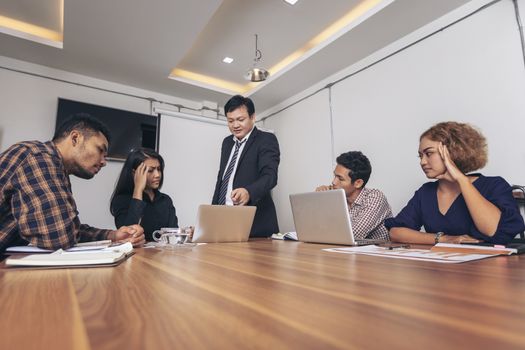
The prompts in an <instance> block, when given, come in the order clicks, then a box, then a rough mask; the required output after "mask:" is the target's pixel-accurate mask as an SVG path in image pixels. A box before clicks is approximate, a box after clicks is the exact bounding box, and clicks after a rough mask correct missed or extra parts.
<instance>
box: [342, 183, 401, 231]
mask: <svg viewBox="0 0 525 350" xmlns="http://www.w3.org/2000/svg"><path fill="white" fill-rule="evenodd" d="M348 211H349V212H350V220H351V221H352V230H353V231H354V236H355V238H356V239H365V238H368V239H387V240H388V239H390V236H389V235H388V230H387V229H386V227H385V219H388V218H391V217H392V209H391V208H390V204H388V201H387V200H386V197H385V195H384V194H383V192H381V191H379V190H376V189H371V188H366V187H365V188H363V190H362V191H361V193H359V196H357V198H356V200H355V202H354V203H352V205H351V206H350V208H349V209H348Z"/></svg>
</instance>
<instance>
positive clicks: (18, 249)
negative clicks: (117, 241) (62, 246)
mask: <svg viewBox="0 0 525 350" xmlns="http://www.w3.org/2000/svg"><path fill="white" fill-rule="evenodd" d="M111 243H112V242H111V241H110V240H104V241H93V242H83V243H77V244H75V246H73V247H71V248H69V249H66V251H68V252H81V251H85V250H101V249H105V248H107V247H109V246H110V245H111ZM5 251H6V253H53V251H54V250H52V249H44V248H38V247H36V246H34V245H23V246H15V247H9V248H7V249H6V250H5Z"/></svg>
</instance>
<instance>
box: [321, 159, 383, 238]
mask: <svg viewBox="0 0 525 350" xmlns="http://www.w3.org/2000/svg"><path fill="white" fill-rule="evenodd" d="M336 162H337V166H336V167H335V169H334V179H333V181H332V184H331V185H329V186H319V187H317V189H316V191H328V190H335V189H340V188H342V189H343V190H345V194H346V201H347V203H348V211H349V212H350V221H351V222H352V229H353V231H354V236H355V238H356V239H365V238H366V239H386V240H388V239H389V235H388V230H387V229H386V227H385V225H384V222H385V219H388V218H391V217H392V209H391V208H390V204H388V201H387V200H386V197H385V195H384V194H383V193H382V192H381V191H379V190H376V189H373V188H365V185H366V183H367V182H368V179H369V178H370V174H371V173H372V166H371V165H370V161H369V160H368V158H367V157H366V156H365V155H364V154H363V153H361V152H359V151H353V152H346V153H343V154H341V155H340V156H339V157H337V159H336Z"/></svg>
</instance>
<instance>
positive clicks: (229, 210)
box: [191, 204, 257, 243]
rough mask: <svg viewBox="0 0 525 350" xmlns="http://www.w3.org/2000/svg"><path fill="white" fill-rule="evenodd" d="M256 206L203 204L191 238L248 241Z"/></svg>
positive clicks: (197, 239)
mask: <svg viewBox="0 0 525 350" xmlns="http://www.w3.org/2000/svg"><path fill="white" fill-rule="evenodd" d="M256 209H257V208H256V207H254V206H229V205H208V204H202V205H200V206H199V209H198V211H197V223H196V225H195V231H194V233H193V237H192V239H191V241H192V242H196V243H217V242H246V241H247V240H248V238H249V237H250V230H251V229H252V223H253V218H254V217H255V210H256Z"/></svg>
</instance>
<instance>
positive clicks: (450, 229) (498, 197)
mask: <svg viewBox="0 0 525 350" xmlns="http://www.w3.org/2000/svg"><path fill="white" fill-rule="evenodd" d="M418 154H419V159H420V165H421V168H422V169H423V172H424V173H425V175H426V176H427V178H429V179H437V181H433V182H427V183H425V184H424V185H423V186H421V188H419V189H418V190H417V191H416V193H415V194H414V196H413V197H412V199H410V201H409V202H408V204H407V205H406V207H405V208H403V210H401V212H400V213H399V214H398V215H397V216H396V217H395V218H391V219H387V220H386V221H385V226H386V227H387V228H388V229H389V230H390V238H391V239H392V241H397V242H405V243H420V244H434V243H439V242H442V243H461V242H479V241H485V242H490V243H495V244H505V243H508V242H509V241H510V240H512V239H513V238H514V237H515V236H516V235H517V234H518V233H520V232H523V230H524V229H525V225H524V222H523V217H522V216H521V214H520V212H519V209H518V206H517V204H516V202H515V200H514V198H513V197H512V189H511V187H510V185H509V184H508V183H507V182H506V181H505V180H504V179H503V178H501V177H498V176H495V177H489V176H484V175H482V174H479V173H472V172H473V171H475V170H477V169H480V168H483V167H484V166H485V164H486V163H487V143H486V140H485V137H484V136H483V135H482V134H481V133H480V132H479V131H477V130H476V129H475V128H473V127H472V126H471V125H469V124H464V123H457V122H443V123H439V124H436V125H434V126H433V127H431V128H430V129H428V130H427V131H425V132H424V133H423V134H422V135H421V137H420V138H419V151H418ZM422 226H423V227H424V229H425V231H426V232H420V229H421V227H422Z"/></svg>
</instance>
